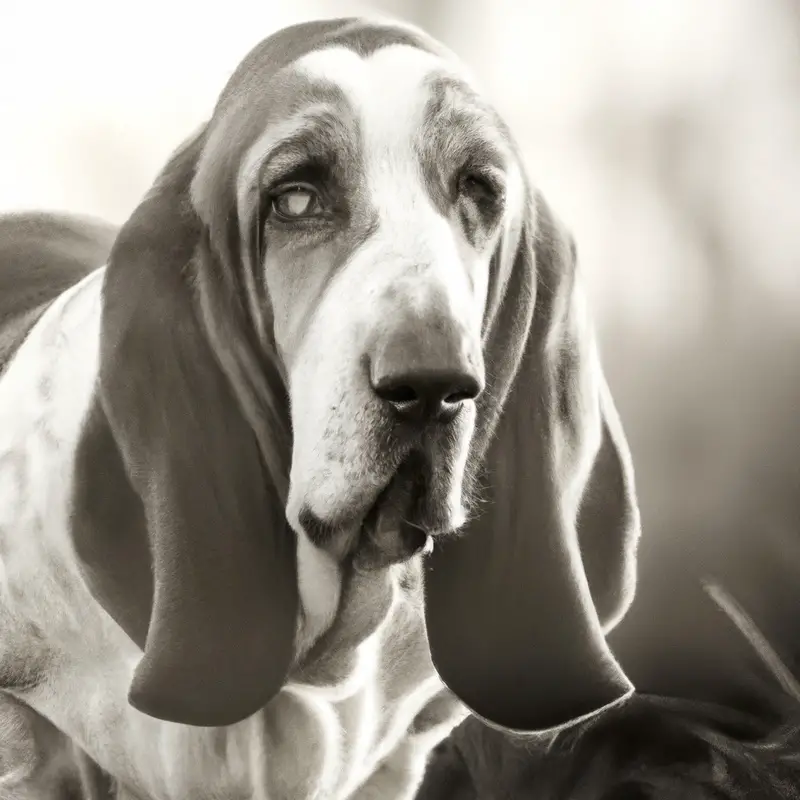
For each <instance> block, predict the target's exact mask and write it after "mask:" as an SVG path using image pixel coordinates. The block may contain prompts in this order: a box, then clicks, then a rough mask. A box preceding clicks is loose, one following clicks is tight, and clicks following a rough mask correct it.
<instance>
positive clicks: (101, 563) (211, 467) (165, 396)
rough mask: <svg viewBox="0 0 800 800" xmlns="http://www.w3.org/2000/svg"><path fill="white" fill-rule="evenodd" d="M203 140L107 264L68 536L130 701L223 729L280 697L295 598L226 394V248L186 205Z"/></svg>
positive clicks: (261, 465) (265, 473) (229, 318)
mask: <svg viewBox="0 0 800 800" xmlns="http://www.w3.org/2000/svg"><path fill="white" fill-rule="evenodd" d="M202 143H203V134H202V133H201V134H200V135H199V136H198V137H197V138H196V139H195V140H193V141H192V142H190V143H189V144H187V145H185V146H184V147H183V148H182V150H181V151H179V152H178V153H177V154H176V155H175V156H174V158H173V159H172V161H171V162H170V164H169V165H168V166H167V167H166V169H165V170H164V171H163V173H162V174H161V176H160V177H159V179H158V181H157V182H156V185H155V187H154V188H153V190H152V191H151V192H150V194H149V195H148V196H147V197H146V198H145V199H144V201H143V202H142V203H141V205H140V206H139V207H138V208H137V209H136V211H135V212H134V214H133V216H132V217H131V218H130V219H129V220H128V222H127V223H126V224H125V225H124V227H123V228H122V230H121V233H120V234H119V237H118V239H117V241H116V243H115V245H114V248H113V251H112V253H111V257H110V262H109V265H108V267H107V272H106V276H105V286H104V295H103V313H102V327H101V353H100V380H99V395H100V399H99V404H98V406H97V407H96V408H95V410H94V412H93V414H92V415H91V418H90V420H89V422H88V423H87V433H86V436H85V440H86V441H85V444H84V447H83V453H82V456H79V458H80V457H82V458H83V459H84V461H85V463H86V467H85V469H83V472H84V473H86V475H88V472H89V466H90V465H93V466H94V472H93V473H92V475H90V476H88V477H85V478H84V484H85V485H84V486H83V488H81V487H80V486H79V487H78V500H79V503H78V507H82V508H83V511H84V520H83V522H84V523H85V524H82V525H80V526H76V530H75V532H74V536H75V537H76V549H77V551H78V554H79V556H80V557H81V559H82V562H83V569H84V574H85V575H86V576H87V581H88V583H89V586H90V588H91V590H92V591H93V593H94V595H95V597H96V598H97V599H98V600H99V602H100V603H101V604H102V605H103V606H104V607H105V609H106V610H107V611H108V613H109V614H110V615H111V616H112V617H113V618H114V619H115V620H116V621H117V622H118V624H119V625H120V626H121V627H122V628H123V629H124V630H125V631H126V632H127V633H128V635H129V636H130V637H131V638H132V639H133V641H134V642H135V643H136V644H137V645H138V646H139V647H141V648H142V649H143V651H144V654H143V657H142V659H141V661H140V662H139V664H138V666H137V668H136V671H135V674H134V678H133V682H132V685H131V688H130V694H129V699H130V702H131V703H132V704H133V705H134V706H135V707H136V708H138V709H139V710H141V711H143V712H145V713H147V714H150V715H152V716H155V717H159V718H162V719H167V720H171V721H175V722H181V723H187V724H194V725H224V724H231V723H234V722H237V721H239V720H241V719H243V718H245V717H246V716H249V715H250V714H252V713H254V712H256V711H257V710H259V709H260V708H261V707H262V706H263V705H264V704H265V703H266V702H267V701H268V700H269V699H270V698H271V697H272V696H273V695H274V694H275V693H276V692H277V691H278V690H279V689H280V687H281V686H282V685H283V683H284V681H285V678H286V674H287V672H288V669H289V667H290V663H291V660H292V658H293V648H294V636H295V630H296V625H297V611H298V596H297V583H296V553H295V540H294V537H293V536H292V534H291V532H290V530H289V528H288V525H287V523H286V521H285V517H284V511H283V508H284V506H283V502H282V497H281V496H280V489H279V488H277V487H276V486H275V481H274V480H273V479H272V477H271V475H270V471H269V470H268V468H267V467H268V466H270V465H273V466H274V464H275V463H276V459H275V458H274V454H270V453H265V452H264V447H263V445H262V446H259V437H258V436H257V435H256V432H255V431H254V428H253V425H252V424H251V422H250V421H249V420H248V419H247V414H246V411H245V410H243V408H244V406H247V404H248V403H249V404H250V408H251V412H252V405H253V402H254V401H253V397H252V392H251V393H250V395H248V396H247V397H245V400H244V401H243V400H242V391H240V390H239V387H238V386H237V384H236V381H232V380H231V372H232V371H235V370H233V369H232V368H230V364H231V363H232V361H236V357H235V354H236V352H237V349H238V350H241V348H242V346H243V345H242V342H243V341H247V340H252V339H253V338H254V336H253V333H252V331H249V330H247V329H246V326H245V325H244V323H242V322H241V320H243V319H244V317H243V315H241V314H240V313H239V312H240V311H241V309H240V308H239V307H238V306H237V305H236V302H237V297H236V294H237V293H236V292H235V291H233V290H230V288H228V290H226V289H225V285H224V280H223V279H225V280H228V284H230V280H232V278H231V274H230V273H231V271H233V272H234V273H235V271H236V270H237V269H240V267H239V266H238V265H233V264H229V263H226V262H225V259H224V257H223V258H220V256H219V252H223V253H224V252H227V251H228V250H229V247H228V245H230V244H231V241H233V239H234V238H235V237H234V236H233V234H232V233H231V235H230V241H228V242H227V244H224V243H223V244H224V246H223V247H221V248H220V250H219V252H218V250H217V249H216V248H215V247H214V246H213V241H212V237H213V235H212V234H210V233H209V230H208V227H207V226H206V225H205V223H204V222H201V220H200V218H199V216H198V215H197V213H196V211H195V209H194V207H193V206H192V202H191V198H190V184H191V181H192V179H193V177H194V174H195V168H196V163H197V159H198V157H199V154H200V152H201V149H202ZM226 276H227V277H226ZM209 295H213V297H212V296H209ZM238 300H239V302H241V298H239V299H238ZM214 313H219V314H224V315H225V316H226V318H225V319H224V320H219V319H217V320H216V321H215V320H210V319H209V316H210V315H213V314H214ZM240 323H241V324H240ZM237 326H238V327H237ZM237 334H238V338H234V337H236V336H237ZM232 354H233V355H232ZM226 364H227V365H228V367H227V368H226ZM255 382H256V383H257V382H258V381H255ZM273 388H274V390H275V391H279V389H278V388H276V387H273ZM264 402H265V406H266V407H267V408H268V409H274V408H275V407H277V404H276V402H275V398H274V397H273V398H269V399H267V398H265V400H264ZM265 413H267V412H265ZM276 425H277V423H276ZM262 438H263V437H262ZM279 438H280V437H279ZM278 460H279V459H278ZM268 462H269V463H268ZM100 465H102V466H100ZM78 471H79V472H80V471H81V470H80V466H79V468H78ZM81 504H82V505H81Z"/></svg>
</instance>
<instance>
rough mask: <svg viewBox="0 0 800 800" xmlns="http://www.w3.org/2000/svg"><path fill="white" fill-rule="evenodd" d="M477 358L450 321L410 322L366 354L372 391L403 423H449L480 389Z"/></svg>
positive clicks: (480, 372) (481, 383)
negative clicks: (369, 356) (446, 322)
mask: <svg viewBox="0 0 800 800" xmlns="http://www.w3.org/2000/svg"><path fill="white" fill-rule="evenodd" d="M480 363H481V359H480V356H479V355H477V356H476V355H475V354H474V353H473V351H472V349H471V348H470V346H469V341H468V338H467V337H466V335H465V334H463V333H462V332H460V331H459V330H458V329H457V327H456V326H455V325H443V324H439V325H437V326H433V327H432V326H430V325H425V324H416V325H409V326H404V327H403V328H402V329H400V330H395V331H393V332H391V333H390V334H388V335H387V336H386V337H385V338H384V339H382V340H381V341H379V342H378V345H377V347H376V351H375V354H374V355H373V357H372V358H371V369H370V373H371V374H370V378H371V382H372V388H373V391H374V392H375V394H376V395H377V396H378V397H380V398H381V400H383V401H384V402H385V403H386V404H387V405H389V406H391V408H392V409H393V410H394V412H395V413H396V414H397V415H399V416H400V417H401V418H402V419H403V420H405V421H408V422H419V423H425V422H431V421H438V422H449V421H450V420H451V419H453V417H454V416H455V415H456V414H457V413H458V411H459V409H460V408H461V407H462V405H463V403H464V401H466V400H474V399H475V398H476V397H478V395H479V394H480V393H481V391H482V389H483V375H482V369H481V367H480Z"/></svg>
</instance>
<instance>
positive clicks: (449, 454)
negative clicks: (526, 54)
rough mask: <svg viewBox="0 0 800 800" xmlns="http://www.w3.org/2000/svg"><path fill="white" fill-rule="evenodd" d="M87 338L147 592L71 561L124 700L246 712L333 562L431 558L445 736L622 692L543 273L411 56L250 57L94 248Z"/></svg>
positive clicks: (286, 46)
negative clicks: (132, 666) (131, 662)
mask: <svg viewBox="0 0 800 800" xmlns="http://www.w3.org/2000/svg"><path fill="white" fill-rule="evenodd" d="M102 334H103V338H102V353H101V375H100V388H101V391H100V396H101V406H102V411H103V414H104V417H105V418H106V419H107V421H108V429H109V432H110V438H112V439H113V440H114V442H115V446H116V448H117V449H118V450H119V452H121V454H122V459H123V462H124V464H125V472H126V476H127V479H128V480H129V482H130V484H131V485H132V487H133V488H134V490H135V493H136V494H137V495H138V497H139V498H140V499H141V502H142V508H143V511H144V519H145V520H146V527H147V530H148V552H150V553H151V554H152V570H151V571H148V574H147V575H145V574H144V572H145V571H143V570H140V575H139V577H138V578H136V579H134V578H131V577H125V576H123V574H122V572H123V570H122V568H121V567H120V568H114V567H113V565H112V564H111V561H113V559H114V558H117V559H119V558H120V555H119V553H118V554H117V555H116V556H113V555H110V554H109V552H108V546H107V545H103V544H101V545H100V549H101V550H102V551H103V552H104V555H103V556H102V558H100V557H98V556H97V555H91V553H93V552H96V549H97V547H98V544H97V542H95V541H91V539H92V535H88V534H84V535H83V544H82V547H81V548H79V549H80V550H82V552H83V553H84V561H87V560H88V561H93V562H94V566H92V567H90V568H88V569H87V574H88V575H89V582H90V585H91V586H92V588H93V591H94V592H95V595H96V596H97V597H98V598H99V599H100V601H101V602H102V603H103V604H104V605H105V606H106V608H107V609H108V610H109V611H110V613H111V614H112V615H113V616H114V617H115V619H116V620H117V621H118V622H119V623H120V624H121V625H122V627H123V628H125V630H126V631H127V632H128V633H129V634H130V635H131V637H132V638H133V639H134V640H135V641H136V642H137V643H138V644H140V645H141V646H142V647H143V649H144V658H143V660H142V662H141V663H140V665H139V667H138V669H137V674H136V678H135V680H134V685H133V688H132V694H131V698H132V701H133V702H134V704H135V705H137V706H138V707H139V708H141V709H143V710H145V711H147V712H149V713H151V714H154V715H157V716H162V717H166V718H169V719H174V720H178V721H184V722H193V723H196V724H222V723H226V722H232V721H234V720H236V719H241V718H242V717H244V716H245V715H248V714H250V713H252V712H254V711H256V710H257V708H258V707H259V706H261V705H263V704H264V703H265V702H266V701H268V700H269V698H270V697H271V696H272V695H274V693H275V692H276V691H277V690H278V688H279V687H280V685H281V684H282V683H283V682H284V680H285V678H286V675H287V672H288V670H289V668H290V665H291V664H292V663H296V662H297V659H298V658H300V657H302V655H303V654H304V653H306V652H308V649H309V648H310V647H311V645H312V644H313V643H314V641H316V640H317V639H318V637H319V636H320V635H321V634H322V633H323V632H324V631H325V629H326V628H327V626H329V625H330V623H331V621H332V619H333V618H334V616H335V614H336V610H337V604H338V601H339V591H340V589H339V587H340V579H341V570H342V565H343V564H348V565H350V566H351V567H352V568H353V569H355V570H358V571H361V572H364V571H369V570H381V569H384V568H386V567H388V566H389V565H391V564H392V563H394V562H397V561H401V560H404V559H408V558H409V557H411V556H413V555H415V554H417V553H418V552H420V551H421V550H425V549H427V547H429V546H430V545H431V543H432V546H433V553H432V555H430V556H428V557H427V565H428V567H427V570H426V579H425V605H426V616H427V628H428V635H429V640H430V644H431V650H432V655H433V659H434V663H435V665H436V667H437V669H438V670H439V672H440V674H441V676H442V678H443V679H444V680H445V682H446V683H447V684H448V685H449V686H450V687H451V688H452V689H453V690H454V691H455V693H456V694H458V695H459V696H460V697H461V698H462V699H463V700H464V701H465V702H466V703H467V704H468V705H469V706H470V707H471V708H472V709H474V710H475V711H476V712H477V713H479V714H481V715H482V716H483V717H485V718H486V719H488V720H490V721H492V722H494V723H496V724H498V725H502V726H507V727H516V728H525V729H543V728H550V727H553V726H558V725H560V724H562V723H565V722H568V721H570V720H572V719H575V718H578V717H581V716H583V715H586V714H590V713H592V712H594V711H595V710H597V709H599V708H601V707H603V706H606V705H607V704H609V703H612V702H614V701H616V700H618V699H619V698H620V697H622V696H624V695H626V694H627V693H628V692H629V691H630V684H629V683H628V681H627V679H626V678H625V677H624V675H623V674H622V672H621V670H620V669H619V667H618V665H617V664H616V662H615V660H614V658H613V657H612V655H611V653H610V652H609V650H608V647H607V646H606V643H605V639H604V632H605V630H607V629H608V628H609V627H611V626H612V625H613V624H614V623H615V622H616V621H617V620H618V619H619V617H620V616H621V615H622V614H623V613H624V610H625V609H626V608H627V605H628V603H629V602H630V599H631V595H632V591H633V573H634V566H633V565H634V551H635V542H636V538H637V535H638V514H637V509H636V503H635V498H634V489H633V479H632V471H631V465H630V458H629V455H628V451H627V447H626V444H625V442H624V438H623V435H622V432H621V429H620V424H619V421H618V418H617V415H616V412H615V409H614V405H613V403H612V401H611V398H610V395H609V393H608V390H607V387H606V384H605V381H604V378H603V375H602V372H601V370H600V367H599V363H598V357H597V353H596V350H595V345H594V341H593V338H592V331H591V327H590V325H589V324H588V321H587V312H586V308H585V306H584V301H583V296H582V294H581V292H580V284H579V280H578V274H577V272H576V263H575V250H574V247H573V245H572V242H571V240H570V239H569V238H568V237H567V236H566V234H565V233H564V232H563V230H562V229H561V226H560V225H559V224H558V223H557V221H556V220H555V218H554V217H553V215H552V213H551V211H550V209H549V208H548V206H547V205H546V203H545V202H544V201H543V199H542V198H541V196H540V195H539V194H537V193H536V192H535V191H534V189H533V188H532V186H531V185H530V184H529V182H528V180H527V178H526V175H525V171H524V168H523V165H522V162H521V160H520V156H519V152H518V150H517V147H516V145H515V144H514V142H513V140H512V138H511V136H510V134H509V132H508V130H507V128H506V126H505V125H504V124H503V122H502V120H501V119H500V117H499V116H498V114H497V113H496V112H495V111H494V110H493V109H492V107H491V106H490V105H489V104H488V103H487V102H486V101H485V100H484V99H483V97H482V96H481V95H480V93H479V92H478V91H477V90H476V89H475V87H474V85H473V83H472V82H471V81H470V80H469V79H468V78H467V77H466V76H465V74H464V72H463V69H462V68H461V67H460V66H459V65H458V64H457V62H456V60H455V58H454V57H453V56H452V55H451V54H449V53H448V52H446V51H445V50H444V49H443V48H442V47H440V46H439V45H438V44H436V43H435V42H433V41H431V40H429V39H428V38H426V37H424V36H423V35H422V34H421V33H419V32H418V31H416V30H412V29H409V28H407V27H402V26H388V25H382V24H380V25H379V24H369V23H364V22H360V21H354V20H328V21H323V22H317V23H310V24H303V25H299V26H296V27H293V28H289V29H286V30H283V31H281V32H279V33H277V34H275V35H274V36H272V37H270V38H269V39H267V40H266V41H264V42H263V43H262V44H261V45H259V46H258V47H256V48H255V49H254V50H253V51H252V52H251V53H250V54H249V55H248V56H247V58H246V59H245V60H244V62H243V63H242V64H241V66H240V67H239V68H238V69H237V71H236V72H235V73H234V75H233V76H232V78H231V80H230V82H229V84H228V85H227V87H226V88H225V90H224V91H223V93H222V96H221V97H220V100H219V102H218V104H217V107H216V109H215V111H214V114H213V117H212V119H211V120H210V122H209V123H208V124H207V125H205V126H204V127H203V128H202V130H200V131H199V132H198V133H197V134H196V135H195V136H194V137H193V138H192V139H190V140H189V141H188V142H186V143H185V144H184V145H183V146H182V147H181V148H180V149H179V151H178V152H177V153H176V154H175V155H174V157H173V158H172V160H171V161H170V163H169V164H168V165H167V166H166V168H165V169H164V171H163V172H162V174H161V175H160V176H159V178H158V179H157V181H156V183H155V185H154V187H153V189H152V190H151V192H150V193H149V195H148V196H147V197H146V198H145V199H144V201H143V202H142V203H141V205H140V206H139V207H138V208H137V209H136V211H135V212H134V214H133V215H132V217H131V218H130V220H129V221H128V222H127V223H126V224H125V226H124V227H123V229H122V231H121V233H120V235H119V238H118V240H117V242H116V244H115V247H114V250H113V252H112V255H111V259H110V263H109V266H108V269H107V275H106V284H105V293H104V316H103V328H102ZM287 520H288V525H287V524H286V521H287ZM98 535H99V534H98ZM120 538H124V537H120ZM87 542H88V544H87ZM103 548H105V549H103ZM120 552H125V553H127V555H126V558H127V559H128V560H129V562H130V559H131V557H130V553H129V552H127V551H125V548H121V549H120ZM86 553H90V555H89V556H87V555H86ZM134 560H137V563H144V561H146V559H142V558H139V557H137V559H134ZM148 564H149V562H148ZM148 570H149V568H148ZM112 574H113V575H115V576H116V577H115V579H114V580H113V581H112V580H110V579H109V576H110V575H112ZM143 584H144V585H145V589H142V588H141V586H142V585H143ZM126 586H127V587H128V588H125V587H126Z"/></svg>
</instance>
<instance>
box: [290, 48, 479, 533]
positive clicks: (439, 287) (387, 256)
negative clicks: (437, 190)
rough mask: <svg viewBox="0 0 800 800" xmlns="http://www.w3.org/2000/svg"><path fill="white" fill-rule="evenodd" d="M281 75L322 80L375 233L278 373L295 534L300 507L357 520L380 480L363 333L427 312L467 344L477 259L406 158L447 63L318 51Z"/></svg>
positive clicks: (462, 445) (475, 314)
mask: <svg viewBox="0 0 800 800" xmlns="http://www.w3.org/2000/svg"><path fill="white" fill-rule="evenodd" d="M293 69H294V70H296V71H297V72H299V73H300V74H301V75H304V76H306V77H308V78H309V79H311V80H324V81H327V82H332V83H334V84H335V85H336V86H337V87H338V88H339V89H341V91H342V92H343V93H344V95H345V97H346V99H347V101H348V103H349V104H350V106H351V107H352V108H353V110H354V112H355V116H356V119H357V121H358V126H359V134H360V139H359V142H360V148H361V153H362V156H363V163H362V164H359V165H357V167H358V170H359V173H360V174H361V175H363V185H364V187H365V193H366V196H367V201H368V203H369V205H370V209H371V210H372V211H374V213H375V214H376V216H377V225H376V230H375V232H374V233H373V234H372V235H371V236H370V237H369V239H368V240H367V241H366V242H365V243H363V244H362V245H361V246H360V247H359V248H358V249H357V250H356V252H354V253H353V254H352V257H351V258H350V260H349V262H348V263H347V264H346V265H345V266H344V267H343V268H342V269H341V270H340V273H339V274H338V275H337V276H336V279H335V280H333V281H331V283H330V284H329V285H328V287H327V288H326V292H325V296H324V297H323V298H322V299H321V300H320V302H319V304H318V306H317V308H316V309H315V315H314V317H313V318H312V319H310V320H308V322H307V323H306V331H305V336H304V339H303V344H302V347H301V349H300V351H299V352H298V353H296V354H294V358H293V364H292V368H291V369H290V375H289V383H290V393H291V397H292V412H293V430H294V437H295V438H294V453H293V462H292V473H291V480H290V492H289V500H288V508H287V515H288V519H289V521H290V523H291V524H292V525H293V527H294V528H295V529H296V530H301V529H302V526H301V525H300V521H299V514H300V510H301V509H302V508H303V506H307V507H310V508H311V509H312V510H313V512H314V513H315V514H316V515H317V516H318V517H320V518H323V519H330V520H336V519H340V518H342V517H347V516H348V514H351V513H353V514H354V515H356V516H357V514H358V513H359V511H365V510H366V508H368V507H369V506H370V505H371V504H372V502H373V501H374V499H375V496H376V494H377V493H378V492H379V491H380V490H381V489H382V488H383V486H384V485H385V484H386V482H387V480H388V477H390V476H389V475H387V474H386V471H385V470H386V468H383V469H381V468H380V467H379V466H378V463H377V456H376V454H375V453H374V452H372V451H374V450H376V449H379V448H380V442H378V441H376V440H375V439H374V438H370V432H371V429H372V428H373V426H374V415H375V414H377V413H378V411H377V410H375V408H374V403H375V400H374V397H372V396H371V391H370V388H369V386H367V385H365V382H364V376H363V374H362V372H361V363H362V356H363V352H364V347H365V342H364V337H365V334H368V333H369V332H377V331H380V330H382V329H384V328H385V327H386V326H387V323H388V321H389V319H390V318H391V316H392V315H393V314H397V313H399V312H400V311H401V310H402V309H406V310H411V311H414V312H416V313H417V314H418V315H419V317H420V318H425V315H426V314H427V313H428V312H429V311H430V310H431V308H432V307H433V306H434V305H436V304H438V308H440V309H441V313H442V314H444V315H446V316H448V317H449V318H451V319H453V320H455V321H456V322H457V324H459V325H461V326H462V327H463V329H464V330H465V331H469V332H471V333H472V334H473V335H474V336H475V337H476V338H477V340H478V341H479V337H480V330H481V324H482V319H483V314H484V309H485V304H486V294H487V290H488V280H489V265H488V259H489V254H488V253H477V252H475V251H474V250H473V249H472V248H471V247H469V245H467V244H466V242H465V240H464V238H463V235H462V234H461V232H460V231H458V230H456V229H455V226H454V225H453V223H452V221H451V220H448V219H446V218H445V217H444V216H443V215H442V214H441V213H440V211H439V210H437V209H436V208H435V207H434V204H433V200H432V199H431V196H430V193H429V190H428V188H427V187H426V185H425V178H424V175H423V173H422V167H421V164H420V159H419V154H418V152H417V149H416V147H417V143H418V140H419V135H420V130H421V129H422V125H423V122H424V115H425V111H426V106H427V103H428V101H429V100H430V94H429V91H428V90H427V88H426V82H427V80H428V79H429V78H430V77H431V76H433V75H443V74H444V75H448V74H449V75H453V74H454V72H453V66H452V64H450V63H448V62H445V61H443V60H442V58H441V57H439V56H435V55H431V54H429V53H426V52H424V51H421V50H419V49H416V48H413V47H409V46H405V45H394V46H391V47H386V48H382V49H379V50H377V51H376V52H374V53H373V54H371V55H370V56H368V57H366V58H362V57H361V56H359V55H358V54H357V53H355V52H353V51H352V50H349V49H346V48H339V47H332V48H327V49H324V50H320V51H317V52H313V53H310V54H308V55H306V56H304V57H303V58H301V59H299V60H298V61H297V62H296V64H295V65H293ZM387 87H391V90H388V89H387ZM354 135H355V132H354ZM390 287H392V288H394V289H395V290H396V291H397V296H398V299H397V301H396V305H395V306H394V307H392V306H391V304H387V303H385V302H383V303H382V302H381V298H382V296H384V293H385V292H386V291H387V290H388V289H389V288H390ZM334 354H335V357H334ZM311 387H313V389H312V388H311ZM370 404H372V405H370ZM465 411H466V413H465V415H464V416H465V418H469V419H465V421H464V423H463V424H462V425H461V426H459V427H460V428H461V432H460V434H459V435H458V437H457V438H458V441H459V445H458V451H457V453H456V459H455V463H454V464H453V488H452V491H451V492H450V502H449V506H450V513H451V518H452V521H453V523H454V524H455V525H458V524H460V523H462V522H463V521H464V510H463V507H462V503H461V485H462V479H463V468H464V465H465V459H466V449H467V447H468V444H469V435H470V433H471V430H472V422H473V418H474V410H473V409H472V408H469V409H465Z"/></svg>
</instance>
